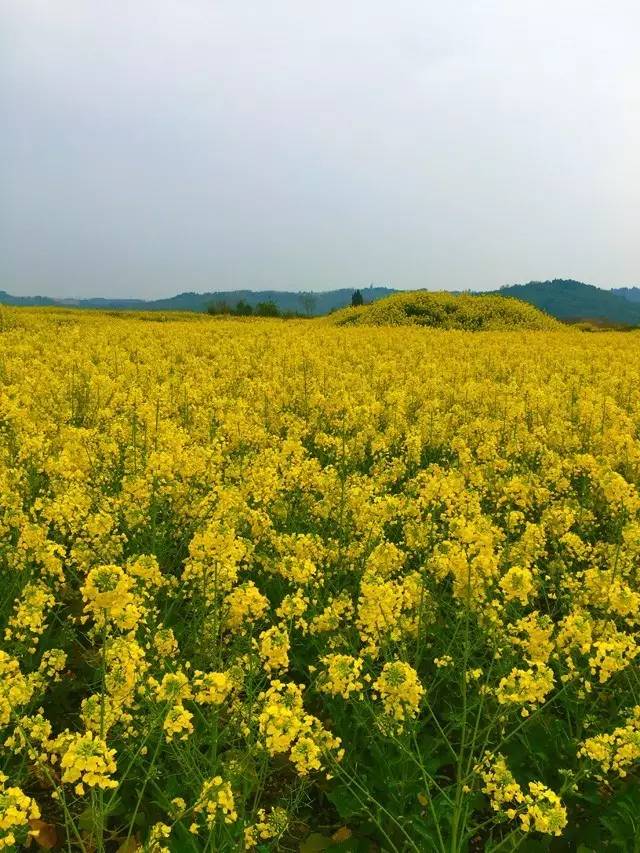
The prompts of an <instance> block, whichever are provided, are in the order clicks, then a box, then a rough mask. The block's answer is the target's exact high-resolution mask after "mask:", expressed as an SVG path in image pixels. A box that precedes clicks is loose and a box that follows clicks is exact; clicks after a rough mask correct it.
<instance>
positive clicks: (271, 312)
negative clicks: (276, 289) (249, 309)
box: [255, 299, 280, 317]
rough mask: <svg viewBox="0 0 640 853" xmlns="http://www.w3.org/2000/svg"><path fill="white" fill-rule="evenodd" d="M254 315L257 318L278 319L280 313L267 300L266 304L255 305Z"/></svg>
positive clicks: (272, 302) (274, 304) (270, 301)
mask: <svg viewBox="0 0 640 853" xmlns="http://www.w3.org/2000/svg"><path fill="white" fill-rule="evenodd" d="M255 313H256V315H257V316H258V317H279V316H280V311H278V306H277V305H276V303H275V302H274V301H273V300H272V299H269V300H268V301H267V302H258V304H257V305H256V311H255Z"/></svg>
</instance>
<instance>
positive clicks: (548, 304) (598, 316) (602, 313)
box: [494, 278, 640, 326]
mask: <svg viewBox="0 0 640 853" xmlns="http://www.w3.org/2000/svg"><path fill="white" fill-rule="evenodd" d="M494 292H495V293H496V294H497V295H499V296H510V297H512V298H514V299H520V300H521V301H523V302H528V303H529V304H531V305H535V306H536V308H541V309H542V310H543V311H546V312H547V313H548V314H551V315H552V316H553V317H557V318H558V319H560V320H565V321H567V320H574V321H575V320H604V321H607V322H609V323H620V324H627V325H630V326H637V325H640V303H636V302H631V301H630V300H629V299H627V298H625V296H623V295H621V294H620V293H618V292H616V291H613V290H603V289H602V288H599V287H595V286H594V285H592V284H583V282H581V281H573V280H572V279H559V278H556V279H554V280H553V281H530V282H529V283H528V284H513V285H509V286H505V287H501V288H500V290H497V291H494Z"/></svg>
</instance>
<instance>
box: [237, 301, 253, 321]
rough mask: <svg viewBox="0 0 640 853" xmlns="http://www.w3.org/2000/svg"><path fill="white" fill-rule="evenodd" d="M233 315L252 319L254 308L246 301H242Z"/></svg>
mask: <svg viewBox="0 0 640 853" xmlns="http://www.w3.org/2000/svg"><path fill="white" fill-rule="evenodd" d="M233 313H234V314H236V315H237V316H238V317H250V316H251V315H252V314H253V308H252V307H251V305H249V303H248V302H245V301H244V299H240V300H239V301H238V304H237V305H236V309H235V311H234V312H233Z"/></svg>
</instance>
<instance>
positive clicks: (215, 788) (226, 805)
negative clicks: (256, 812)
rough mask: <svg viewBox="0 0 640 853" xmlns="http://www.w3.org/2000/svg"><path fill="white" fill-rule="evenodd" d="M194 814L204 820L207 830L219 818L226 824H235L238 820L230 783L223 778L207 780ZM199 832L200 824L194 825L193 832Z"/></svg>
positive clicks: (215, 777) (217, 777)
mask: <svg viewBox="0 0 640 853" xmlns="http://www.w3.org/2000/svg"><path fill="white" fill-rule="evenodd" d="M193 813H194V814H195V815H198V818H199V819H200V818H201V819H202V821H203V822H204V825H205V826H206V827H207V829H211V828H212V827H213V825H214V824H215V822H216V820H217V818H218V817H220V818H221V819H222V820H223V821H224V823H233V822H234V821H236V820H237V819H238V814H237V812H236V809H235V803H234V800H233V792H232V791H231V785H230V784H229V782H225V781H224V780H223V779H222V776H214V777H213V778H212V779H207V780H205V782H204V784H203V786H202V790H201V791H200V796H199V797H198V799H197V801H196V803H195V805H194V807H193ZM197 831H198V824H197V823H195V822H194V824H192V832H197Z"/></svg>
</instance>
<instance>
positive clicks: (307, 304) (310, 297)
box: [0, 286, 397, 315]
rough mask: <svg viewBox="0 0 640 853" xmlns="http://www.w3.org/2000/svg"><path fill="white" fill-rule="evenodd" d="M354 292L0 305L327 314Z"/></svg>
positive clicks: (366, 292)
mask: <svg viewBox="0 0 640 853" xmlns="http://www.w3.org/2000/svg"><path fill="white" fill-rule="evenodd" d="M353 290H354V289H353V288H346V287H345V288H341V289H339V290H328V291H325V292H314V293H306V292H303V291H300V292H295V291H287V290H232V291H218V292H212V293H179V294H177V295H176V296H171V297H169V298H168V299H152V300H145V299H108V298H92V299H53V298H52V297H49V296H13V295H11V294H10V293H7V292H6V291H4V290H0V304H4V305H31V306H37V305H54V306H55V305H57V306H59V307H67V308H93V309H103V310H121V311H206V310H207V306H208V305H210V304H212V303H220V302H226V304H227V305H229V306H233V305H236V304H237V303H238V302H239V301H240V300H244V301H245V302H247V303H248V304H249V305H251V306H252V307H255V306H256V305H257V304H258V303H259V302H274V303H275V304H276V306H277V307H278V309H279V310H280V311H285V312H286V311H292V312H295V311H300V312H301V313H306V314H312V315H320V314H328V313H329V312H330V311H335V310H336V309H338V308H344V307H345V306H346V305H350V304H351V297H352V295H353ZM396 292H397V291H395V290H392V289H391V288H388V287H375V286H370V287H366V288H362V289H361V293H362V295H363V297H364V301H365V302H366V303H369V302H375V300H377V299H381V298H383V297H385V296H389V295H390V294H392V293H396Z"/></svg>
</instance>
